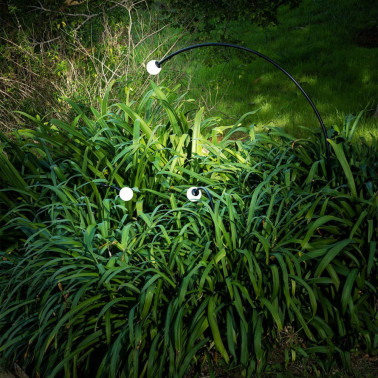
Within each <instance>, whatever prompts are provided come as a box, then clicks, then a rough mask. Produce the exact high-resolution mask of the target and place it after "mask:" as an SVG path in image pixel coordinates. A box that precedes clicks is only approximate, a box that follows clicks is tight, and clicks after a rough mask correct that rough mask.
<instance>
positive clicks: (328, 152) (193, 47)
mask: <svg viewBox="0 0 378 378" xmlns="http://www.w3.org/2000/svg"><path fill="white" fill-rule="evenodd" d="M205 46H223V47H232V48H235V49H239V50H244V51H248V52H250V53H252V54H255V55H257V56H259V57H260V58H263V59H265V60H266V61H267V62H269V63H271V64H273V65H274V66H275V67H277V68H278V69H279V70H280V71H282V72H283V73H284V74H285V75H286V76H287V77H288V78H289V79H290V80H291V81H292V82H293V83H294V84H295V85H296V86H297V87H298V88H299V90H300V91H301V92H302V94H303V95H304V96H305V98H306V100H307V101H308V103H309V104H310V105H311V107H312V109H313V110H314V113H315V115H316V117H317V119H318V121H319V124H320V127H321V130H322V131H323V136H324V143H325V150H326V157H327V159H328V158H329V154H330V148H329V142H328V140H327V130H326V128H325V126H324V123H323V120H322V117H321V116H320V114H319V111H318V109H317V108H316V106H315V104H314V103H313V102H312V100H311V98H310V96H309V95H308V94H307V92H306V91H305V90H304V89H303V88H302V86H301V85H300V84H299V83H298V82H297V81H296V80H295V79H294V78H293V76H291V75H290V74H289V73H288V72H287V71H286V70H285V69H284V68H283V67H281V66H280V65H279V64H278V63H276V62H275V61H274V60H272V59H270V58H268V57H267V56H265V55H263V54H261V53H259V52H258V51H255V50H252V49H249V48H248V47H243V46H239V45H233V44H230V43H220V42H208V43H200V44H198V45H192V46H188V47H185V48H183V49H181V50H178V51H175V52H173V53H172V54H170V55H168V56H166V57H165V58H163V59H162V60H160V61H158V62H156V65H157V66H158V67H160V66H161V65H162V64H163V63H165V62H167V61H168V60H169V59H171V58H173V57H174V56H176V55H178V54H181V53H183V52H185V51H189V50H192V49H196V48H199V47H205Z"/></svg>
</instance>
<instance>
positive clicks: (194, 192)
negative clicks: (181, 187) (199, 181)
mask: <svg viewBox="0 0 378 378" xmlns="http://www.w3.org/2000/svg"><path fill="white" fill-rule="evenodd" d="M186 196H187V197H188V200H189V201H192V202H198V201H199V200H200V198H201V196H202V193H201V191H200V190H199V189H198V188H197V187H195V186H192V187H191V188H189V189H188V191H187V192H186Z"/></svg>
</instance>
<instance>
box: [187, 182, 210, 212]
mask: <svg viewBox="0 0 378 378" xmlns="http://www.w3.org/2000/svg"><path fill="white" fill-rule="evenodd" d="M200 189H202V190H204V191H205V192H206V194H207V196H208V197H209V200H210V207H211V210H213V211H214V202H213V197H212V196H211V194H210V192H209V191H208V190H207V189H206V188H205V187H204V186H198V187H197V188H195V189H193V190H192V193H193V195H195V196H198V194H199V190H200Z"/></svg>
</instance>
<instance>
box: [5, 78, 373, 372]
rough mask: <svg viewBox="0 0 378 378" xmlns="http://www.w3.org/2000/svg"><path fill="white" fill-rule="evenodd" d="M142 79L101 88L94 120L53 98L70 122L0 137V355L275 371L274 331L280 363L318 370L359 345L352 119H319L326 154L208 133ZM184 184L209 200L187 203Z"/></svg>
mask: <svg viewBox="0 0 378 378" xmlns="http://www.w3.org/2000/svg"><path fill="white" fill-rule="evenodd" d="M151 86H152V89H151V90H149V91H147V92H146V93H145V95H144V96H143V98H142V99H141V100H140V101H138V102H133V101H130V100H127V101H126V102H124V103H117V104H111V103H110V102H109V93H110V87H109V88H108V90H107V91H106V93H105V95H104V97H103V98H102V99H101V100H100V106H99V108H98V109H96V108H94V107H91V109H90V111H91V114H89V113H88V112H86V113H85V112H83V111H82V109H81V108H80V107H79V106H77V105H76V104H75V103H74V102H71V101H68V102H69V103H70V105H71V106H72V108H73V110H74V111H75V112H76V113H77V116H76V117H75V119H74V120H73V121H72V122H71V123H65V122H63V121H61V120H57V119H53V120H51V121H50V122H44V121H42V120H41V119H39V118H34V117H31V116H28V115H26V114H24V116H25V117H28V119H29V120H30V122H31V123H32V124H33V126H32V127H31V128H28V129H23V130H18V131H14V133H13V134H12V137H8V136H5V135H4V134H0V135H1V147H0V178H1V181H0V183H1V184H0V209H1V214H2V216H1V218H0V245H1V247H0V270H1V272H2V274H1V278H0V301H1V308H0V358H1V361H2V363H6V364H9V365H12V363H14V362H17V363H18V364H19V365H20V366H22V367H24V369H25V370H26V371H27V372H29V373H31V374H33V375H35V374H37V373H38V374H39V375H40V376H55V375H62V374H63V373H64V375H65V376H74V377H77V376H98V377H102V376H110V377H116V376H120V377H131V376H135V377H138V376H146V377H153V376H172V377H183V376H184V375H185V374H191V375H192V376H194V375H195V374H199V372H200V371H201V369H203V368H204V366H205V365H206V368H207V369H209V370H210V371H213V368H214V367H215V365H216V364H218V365H219V364H220V365H223V366H224V368H225V369H228V368H235V367H236V368H239V369H240V370H241V373H242V374H244V375H247V376H250V375H251V374H252V373H258V374H260V373H261V372H263V371H264V370H267V369H272V368H275V369H278V368H279V367H278V366H273V367H272V366H269V364H267V359H268V356H269V353H270V351H271V350H273V348H274V347H276V346H277V343H280V341H281V347H282V353H283V360H282V365H284V364H286V365H287V364H288V363H289V362H290V361H293V360H295V359H298V358H302V359H304V360H307V361H312V363H313V365H311V364H308V365H307V366H308V369H310V370H311V369H313V368H314V370H315V371H316V372H317V371H318V369H321V370H323V372H325V373H327V372H329V371H330V370H331V369H332V368H333V367H334V366H335V364H336V363H338V364H340V365H343V366H344V367H346V368H349V369H350V353H351V352H352V351H353V350H364V351H367V352H369V353H374V351H375V350H376V348H377V338H376V336H375V335H376V332H377V320H376V318H375V316H376V309H375V306H376V284H377V282H376V277H377V274H376V273H377V270H376V253H375V252H376V246H377V241H376V235H377V233H376V228H377V219H376V214H377V186H378V185H377V169H376V168H377V167H376V165H377V142H376V141H375V140H373V143H372V144H369V145H368V144H366V143H365V142H364V141H361V142H360V143H359V144H352V143H351V137H352V136H353V133H354V132H355V129H356V126H357V123H358V119H356V120H353V119H352V118H349V119H348V120H347V122H346V124H345V125H344V127H343V128H342V130H333V133H334V135H333V136H332V140H331V141H330V143H331V145H332V148H333V154H332V156H331V157H330V159H329V161H325V158H324V151H323V147H322V145H321V143H320V142H319V135H313V136H312V137H311V138H308V139H303V140H296V139H294V138H293V137H292V136H290V135H289V134H287V133H285V132H284V131H283V130H281V129H271V130H268V131H267V132H266V133H255V132H254V128H253V126H248V127H247V126H246V125H245V124H244V123H243V119H244V118H242V119H240V120H238V121H237V122H236V123H235V124H234V125H225V126H224V125H223V126H220V122H221V121H220V120H219V119H218V118H207V119H204V120H203V119H202V116H203V108H201V109H199V110H198V109H193V110H192V111H190V112H186V113H184V108H186V109H187V106H188V104H186V103H185V101H184V100H183V99H182V98H180V97H177V95H176V94H175V91H170V90H168V89H167V88H161V87H158V86H156V85H155V84H153V83H151ZM127 98H128V99H129V97H127ZM184 105H186V106H184ZM239 132H242V135H244V137H243V138H242V139H240V138H239V139H236V140H235V135H237V133H239ZM219 136H221V138H219ZM104 185H105V186H104ZM106 185H115V186H119V187H122V186H130V187H132V188H133V190H134V193H135V196H134V198H133V200H132V201H130V202H123V201H122V200H121V199H120V198H119V196H118V194H117V191H116V190H115V189H113V188H112V187H109V186H106ZM193 185H202V186H206V187H207V188H208V189H209V191H210V193H211V194H212V196H213V199H214V204H215V207H214V210H212V209H211V207H210V206H209V205H208V203H207V201H206V199H204V200H202V201H201V202H199V203H192V202H189V201H187V199H186V195H185V194H186V190H187V189H188V188H189V187H190V186H193ZM282 340H285V342H282ZM308 372H310V371H308Z"/></svg>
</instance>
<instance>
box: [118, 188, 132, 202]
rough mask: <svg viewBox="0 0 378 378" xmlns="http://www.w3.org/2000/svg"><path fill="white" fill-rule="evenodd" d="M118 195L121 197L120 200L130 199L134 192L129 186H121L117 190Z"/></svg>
mask: <svg viewBox="0 0 378 378" xmlns="http://www.w3.org/2000/svg"><path fill="white" fill-rule="evenodd" d="M119 196H120V197H121V200H123V201H131V199H132V198H133V196H134V192H133V190H132V189H131V188H128V187H126V188H122V189H121V190H120V192H119Z"/></svg>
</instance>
